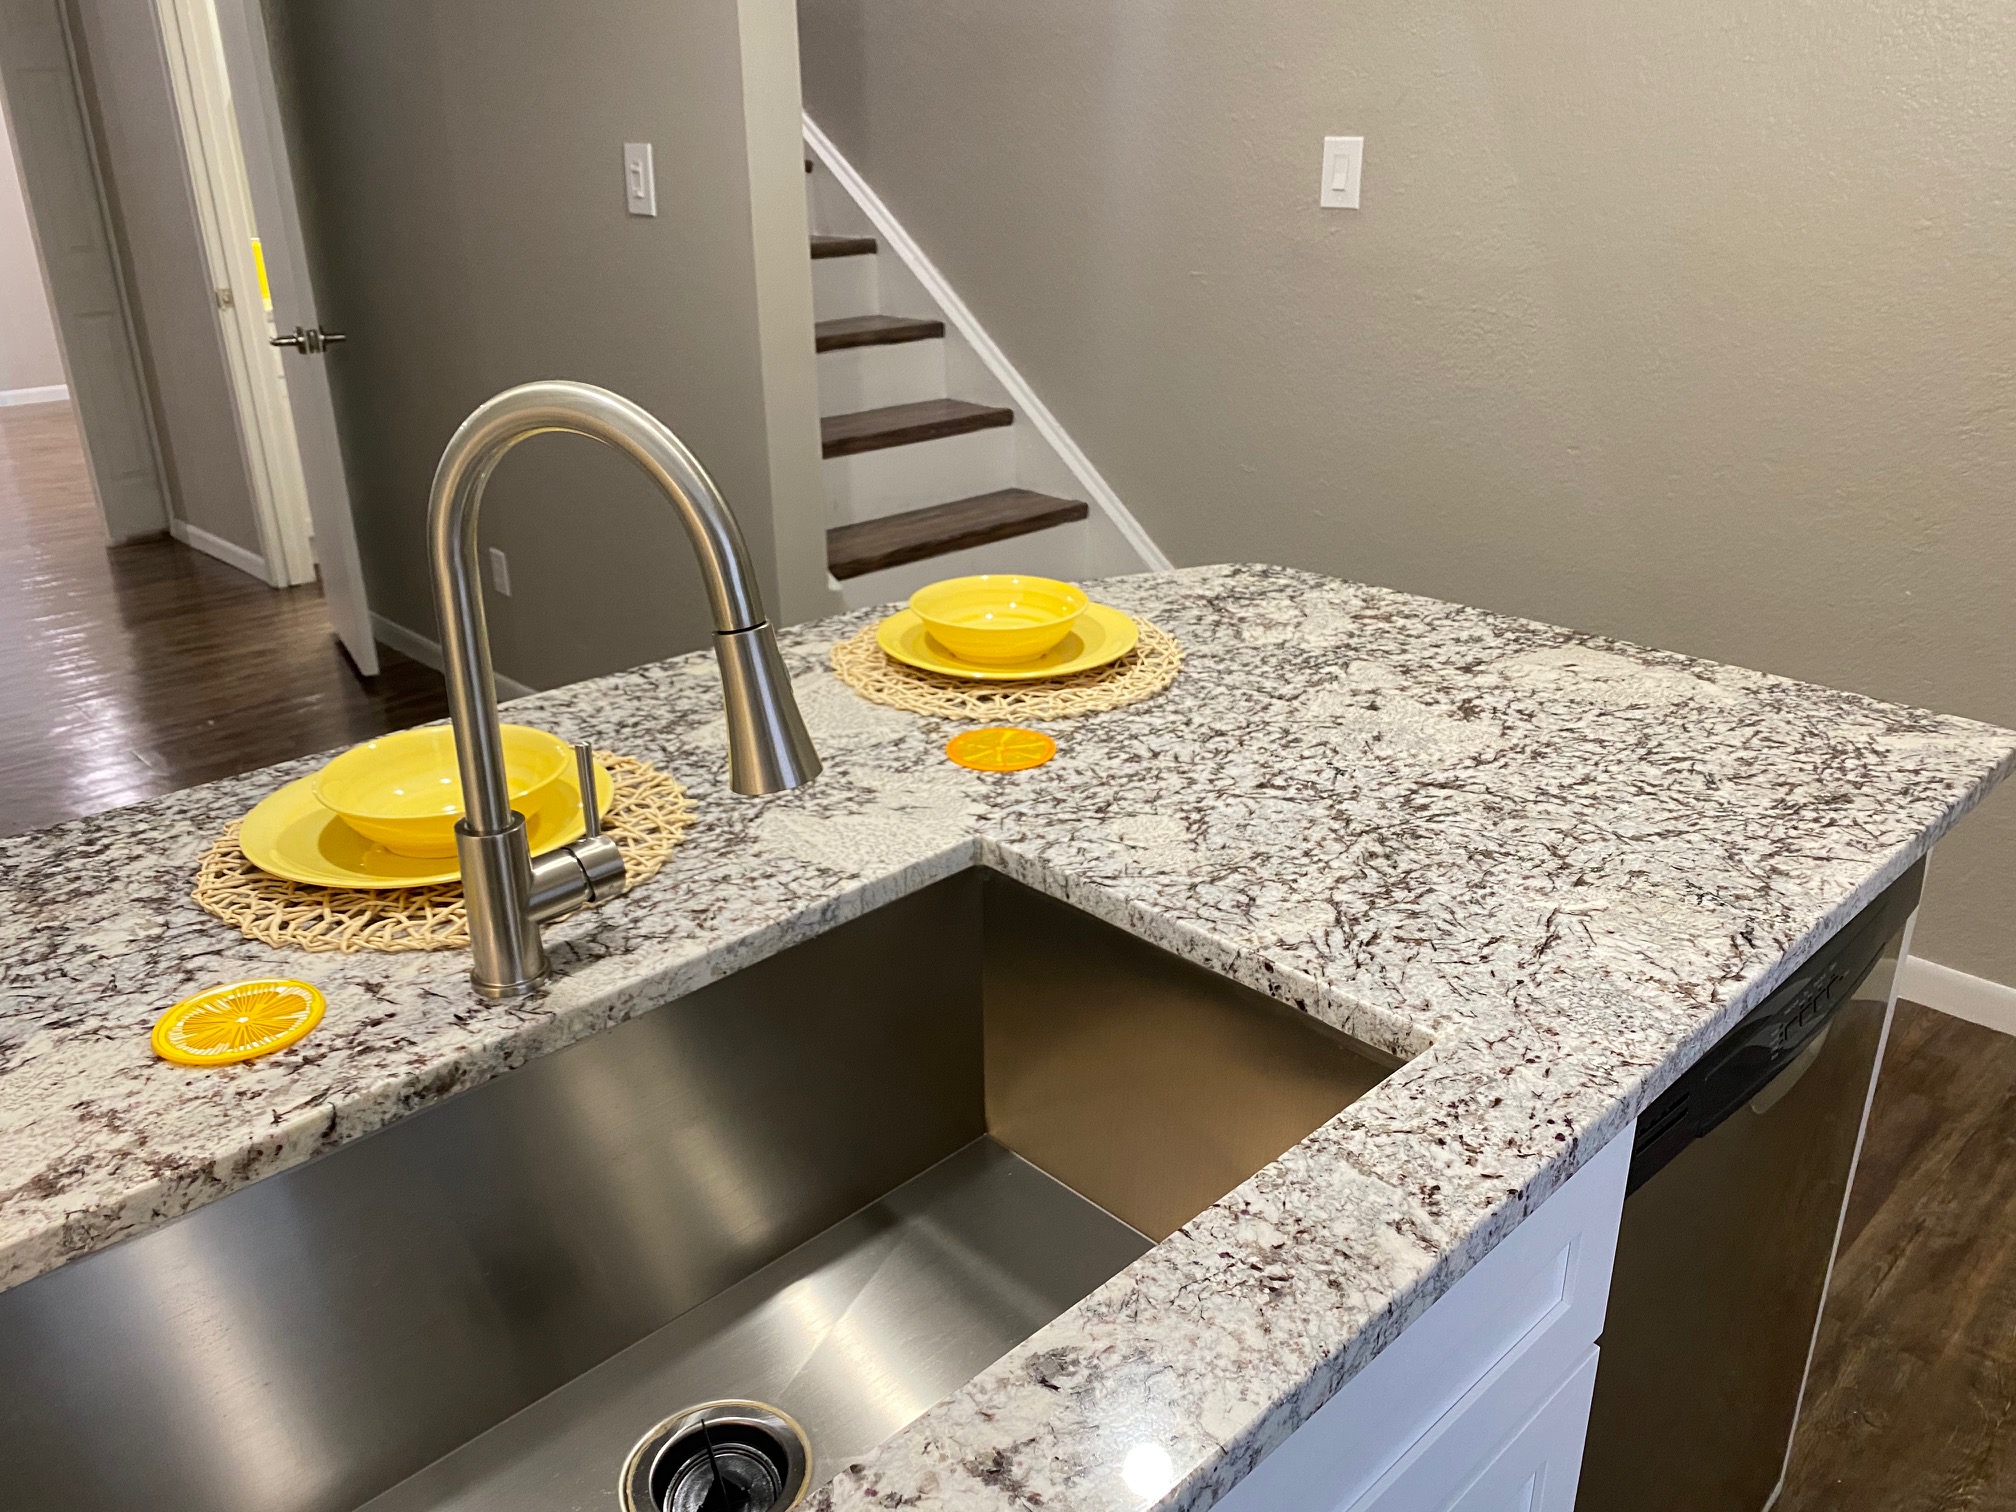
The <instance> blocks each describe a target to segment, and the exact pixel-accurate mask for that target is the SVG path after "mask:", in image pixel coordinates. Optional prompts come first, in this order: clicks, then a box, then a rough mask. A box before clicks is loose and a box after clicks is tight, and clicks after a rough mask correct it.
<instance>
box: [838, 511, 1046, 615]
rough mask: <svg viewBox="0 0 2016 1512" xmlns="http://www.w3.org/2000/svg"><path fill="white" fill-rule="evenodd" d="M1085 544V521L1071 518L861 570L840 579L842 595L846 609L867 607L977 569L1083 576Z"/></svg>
mask: <svg viewBox="0 0 2016 1512" xmlns="http://www.w3.org/2000/svg"><path fill="white" fill-rule="evenodd" d="M1085 548H1086V531H1085V522H1084V521H1083V520H1074V521H1072V522H1071V523H1070V524H1068V525H1053V526H1051V527H1050V528H1049V529H1048V530H1036V531H1031V532H1030V533H1029V534H1028V535H1023V536H1016V537H1015V538H1014V539H1013V540H1011V541H993V542H990V543H989V544H988V545H985V546H969V547H968V548H967V549H966V550H964V551H948V552H946V553H945V555H943V556H935V557H928V558H926V559H925V560H924V561H921V562H910V563H907V564H906V565H904V566H902V567H885V568H884V569H883V570H882V571H880V572H865V573H863V574H862V575H861V576H860V577H857V578H848V579H847V580H846V581H845V582H844V583H842V584H841V585H840V598H841V600H842V602H844V603H845V604H846V605H847V607H848V608H849V609H867V608H870V607H872V606H874V605H876V604H890V603H897V602H900V601H901V600H903V599H907V598H909V597H910V595H911V594H913V593H915V592H916V591H917V590H918V589H919V588H922V587H923V586H924V585H925V584H926V583H935V582H937V581H938V580H939V579H940V578H949V577H965V576H967V575H968V574H969V573H975V572H1028V573H1035V574H1037V575H1038V576H1041V577H1055V578H1066V579H1075V578H1082V577H1084V576H1086V568H1085V562H1086V551H1085Z"/></svg>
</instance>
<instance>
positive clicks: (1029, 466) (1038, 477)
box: [804, 116, 1171, 607]
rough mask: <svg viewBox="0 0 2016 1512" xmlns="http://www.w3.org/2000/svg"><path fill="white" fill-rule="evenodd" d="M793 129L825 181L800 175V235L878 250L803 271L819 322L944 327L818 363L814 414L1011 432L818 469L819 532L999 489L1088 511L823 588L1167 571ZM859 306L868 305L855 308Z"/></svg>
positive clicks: (995, 350) (828, 151)
mask: <svg viewBox="0 0 2016 1512" xmlns="http://www.w3.org/2000/svg"><path fill="white" fill-rule="evenodd" d="M804 125H805V142H806V146H807V149H808V150H809V152H810V153H811V155H812V157H813V159H814V160H815V162H816V163H817V165H818V167H819V168H820V169H822V170H824V171H822V172H815V173H813V174H810V175H808V185H807V192H808V194H809V195H810V197H811V212H812V224H813V225H814V226H815V227H817V229H818V230H819V231H821V232H822V233H825V234H828V235H838V236H872V237H874V238H875V239H876V241H877V243H878V248H877V255H875V256H857V257H835V258H822V259H815V260H814V262H813V276H814V295H815V305H816V308H817V314H818V318H819V319H821V320H831V319H838V318H841V317H844V316H849V315H866V314H881V315H901V316H911V317H916V318H920V319H935V320H940V321H943V322H944V325H945V338H944V340H943V341H942V342H940V341H919V342H912V343H902V344H898V345H895V346H888V347H882V348H861V349H849V350H842V351H838V352H827V353H822V354H821V355H820V358H819V365H820V412H821V413H822V414H824V415H834V414H845V413H850V412H852V411H853V410H856V409H875V408H880V407H882V406H883V405H886V404H898V403H905V402H909V401H911V400H915V399H921V398H932V397H941V396H944V395H946V394H950V395H953V396H955V397H957V398H960V399H964V400H969V401H972V402H974V403H979V404H991V405H998V406H1001V407H1004V408H1007V409H1011V410H1013V411H1014V413H1015V423H1014V425H1013V426H1010V427H1006V428H1002V429H998V430H992V431H982V432H977V433H974V434H972V435H966V436H957V437H948V438H944V439H941V440H936V441H926V442H919V443H915V444H912V445H909V446H899V447H889V448H885V449H883V450H881V451H875V452H863V453H860V454H858V455H855V456H849V457H835V458H830V459H828V460H827V462H826V463H825V469H826V478H827V496H828V499H829V509H830V514H829V523H830V524H834V525H840V524H850V523H854V522H857V521H862V520H868V519H876V518H880V517H882V516H885V515H890V514H898V513H902V512H904V511H907V510H911V509H918V508H922V507H925V506H927V505H931V504H938V503H944V502H947V501H950V500H953V499H960V498H970V497H972V496H974V495H977V494H982V493H986V492H988V491H990V490H993V489H997V488H1003V487H1008V486H1011V485H1013V486H1018V487H1022V488H1027V489H1032V490H1034V491H1036V492H1038V493H1045V494H1050V495H1053V496H1055V497H1058V498H1067V499H1083V500H1085V501H1086V502H1087V503H1088V504H1089V505H1090V507H1091V512H1090V515H1089V517H1088V518H1087V519H1086V520H1084V521H1083V522H1074V523H1072V524H1067V525H1061V526H1053V527H1051V528H1049V529H1046V530H1040V531H1034V532H1031V533H1030V534H1027V535H1022V536H1016V537H1014V538H1012V539H1010V540H1006V541H999V542H994V543H991V544H988V545H984V546H976V547H971V548H968V549H965V550H960V551H953V552H947V553H944V554H942V555H939V556H935V557H931V558H928V559H926V560H924V561H921V562H913V563H908V564H905V565H903V566H899V567H892V568H887V569H884V570H882V571H878V572H871V573H865V574H863V575H861V576H859V577H855V578H850V579H848V580H846V581H845V582H841V583H838V584H836V586H837V587H838V589H839V591H840V593H841V595H842V597H843V599H844V601H845V602H846V603H847V604H848V606H849V607H862V606H866V605H871V604H880V603H885V602H888V601H890V600H892V599H900V598H903V597H906V596H907V595H908V594H909V593H910V592H911V591H912V590H914V589H915V588H918V587H921V586H922V585H923V584H925V583H928V582H931V581H934V580H936V579H938V578H942V577H952V576H958V575H960V574H963V573H969V572H987V571H994V572H1001V571H1024V572H1040V573H1044V574H1046V575H1049V576H1056V577H1065V578H1084V577H1102V576H1106V575H1108V574H1116V573H1126V572H1140V571H1143V570H1166V569H1167V568H1168V567H1169V566H1170V565H1171V563H1170V561H1169V558H1168V557H1167V556H1166V555H1165V554H1164V553H1163V552H1162V550H1161V549H1160V548H1159V547H1157V546H1156V544H1155V542H1154V541H1153V540H1152V539H1151V538H1150V537H1149V535H1148V533H1147V531H1146V530H1144V529H1143V528H1142V526H1141V524H1140V522H1139V521H1138V520H1136V519H1135V518H1134V516H1133V515H1132V514H1131V513H1130V512H1129V511H1128V509H1127V507H1126V506H1125V505H1124V504H1123V503H1122V502H1121V500H1120V498H1119V496H1118V495H1117V494H1116V493H1114V491H1113V489H1112V488H1111V487H1110V486H1109V485H1108V484H1107V482H1106V480H1105V479H1104V478H1103V477H1101V476H1100V474H1099V472H1098V470H1097V469H1096V468H1095V467H1094V466H1093V465H1092V463H1091V461H1090V459H1089V458H1087V457H1086V456H1085V454H1084V453H1083V452H1082V451H1081V450H1080V449H1079V448H1078V446H1077V444H1076V443H1075V442H1073V441H1072V440H1071V438H1070V436H1069V435H1068V434H1067V433H1066V432H1065V430H1064V428H1063V426H1062V425H1060V424H1059V423H1058V421H1057V418H1056V417H1055V416H1054V415H1052V414H1051V413H1050V411H1049V410H1048V409H1047V408H1046V407H1045V406H1044V405H1043V403H1042V402H1041V401H1040V400H1039V399H1038V398H1037V397H1036V395H1035V393H1034V391H1033V390H1032V389H1031V388H1030V387H1029V384H1028V383H1027V381H1026V380H1025V379H1024V378H1023V377H1022V375H1021V374H1020V373H1019V372H1018V371H1017V370H1016V369H1015V368H1014V366H1013V365H1012V364H1010V363H1009V361H1008V359H1007V357H1006V356H1005V355H1004V354H1003V353H1002V351H1001V349H1000V348H999V347H998V346H997V345H995V343H994V341H993V339H992V338H991V337H989V336H988V335H987V333H986V331H985V330H984V329H983V328H982V327H981V325H980V323H979V321H978V320H977V319H976V318H975V317H974V315H973V312H972V311H971V310H969V309H968V308H967V307H966V304H965V302H964V301H963V300H961V299H960V298H959V296H958V294H957V293H956V292H955V291H954V290H953V288H952V287H951V285H950V284H949V283H948V282H947V281H946V279H945V277H944V275H943V274H941V273H940V272H939V271H938V269H937V268H936V267H935V266H934V265H933V264H932V262H931V261H930V259H929V258H927V257H926V256H925V255H924V252H923V250H922V249H921V248H920V247H919V246H918V245H917V243H916V242H915V240H913V239H912V238H911V236H910V235H909V233H908V232H906V231H905V230H904V229H903V227H902V225H901V224H900V223H899V222H898V221H897V220H896V218H895V217H894V216H893V215H892V214H891V213H890V212H889V209H888V207H887V206H886V205H885V204H883V203H882V201H881V199H880V198H879V197H878V196H877V195H876V194H875V192H874V190H873V189H871V188H870V187H869V186H868V184H867V183H866V182H865V181H864V180H863V179H862V178H861V176H860V174H859V173H857V172H856V171H855V169H854V167H853V165H852V164H851V163H849V162H848V161H847V159H846V158H845V157H844V156H843V155H842V154H841V153H840V151H839V150H838V149H837V148H836V147H835V146H834V145H833V143H832V142H831V141H830V140H829V139H828V138H827V136H826V134H825V133H824V132H822V131H821V130H820V129H819V127H818V126H817V124H816V123H815V122H814V121H813V120H812V119H811V117H810V116H807V117H806V118H805V122H804ZM849 263H857V264H858V263H865V264H868V265H869V267H868V269H867V270H866V271H861V270H850V271H845V272H842V271H837V270H839V269H841V268H842V267H843V265H845V264H849ZM822 269H826V270H835V271H827V272H822V271H821V270H822ZM864 300H866V301H871V303H869V304H868V305H866V306H865V307H864V305H863V301H864ZM913 348H915V349H920V350H915V351H913V350H912V349H913ZM921 349H930V350H929V351H928V352H927V351H925V350H921ZM870 353H873V354H875V355H873V356H870V355H868V354H870ZM835 359H852V360H849V361H836V360H835ZM829 375H830V381H831V384H832V387H831V388H830V389H829V387H828V384H829ZM919 390H923V391H921V392H920V391H919ZM857 398H858V401H859V402H856V401H857ZM967 443H973V444H971V445H968V444H967ZM906 454H908V455H906ZM969 468H970V469H971V470H970V471H969V470H968V469H969Z"/></svg>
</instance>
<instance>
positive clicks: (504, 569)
mask: <svg viewBox="0 0 2016 1512" xmlns="http://www.w3.org/2000/svg"><path fill="white" fill-rule="evenodd" d="M490 586H491V587H492V588H495V589H496V590H497V591H498V592H499V593H501V594H503V595H504V597H506V598H509V597H511V559H510V558H509V557H507V556H505V555H504V548H503V547H501V546H492V547H491V548H490Z"/></svg>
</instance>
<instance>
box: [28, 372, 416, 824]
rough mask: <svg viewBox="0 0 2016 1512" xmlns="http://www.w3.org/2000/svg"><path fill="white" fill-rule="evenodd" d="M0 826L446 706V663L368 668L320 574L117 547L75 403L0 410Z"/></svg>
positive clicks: (163, 788) (304, 750)
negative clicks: (293, 579)
mask: <svg viewBox="0 0 2016 1512" xmlns="http://www.w3.org/2000/svg"><path fill="white" fill-rule="evenodd" d="M0 644H4V645H5V646H6V647H7V648H8V652H9V660H10V663H11V664H10V665H9V667H8V669H7V675H6V677H5V679H4V681H0V835H16V834H21V833H23V832H24V831H28V830H34V829H41V828H43V827H44V826H47V825H51V824H58V823H61V822H62V821H64V820H66V819H74V818H77V817H79V816H81V815H84V814H90V813H96V812H97V811H98V810H100V809H106V808H113V807H117V806H119V805H121V804H127V803H135V802H138V801H140V800H141V799H144V798H152V797H155V796H157V795H159V794H161V793H166V792H171V791H173V790H174V789H176V788H183V787H188V786H190V785H191V784H193V783H199V782H208V781H211V780H212V779H214V778H218V777H225V776H230V775H231V774H233V773H237V772H244V771H250V770H251V769H253V768H255V767H261V766H266V765H268V764H270V763H272V762H276V761H282V760H285V759H287V758H288V757H292V756H301V755H306V754H308V753H310V752H314V751H320V750H327V749H329V748H331V747H334V746H341V745H347V744H350V743H352V742H355V741H358V740H363V739H368V738H369V737H370V736H373V735H376V734H380V733H383V732H384V731H386V730H393V729H399V728H402V727H404V726H406V725H412V724H418V723H421V722H423V721H426V720H429V719H435V718H439V717H441V716H442V715H444V714H445V713H446V705H445V703H444V701H443V697H442V692H441V679H440V676H439V674H437V673H435V672H434V671H432V670H431V669H429V668H427V667H424V666H422V665H420V664H419V663H418V662H415V661H413V660H411V659H409V658H407V657H403V656H400V655H399V654H398V653H396V652H392V651H384V652H382V653H381V654H382V655H383V657H384V670H383V671H382V672H381V673H380V675H379V676H377V677H376V678H373V679H371V680H369V681H368V682H366V681H365V680H363V679H361V678H359V677H358V676H357V675H356V673H355V672H353V671H352V670H351V667H350V664H349V662H348V660H347V659H346V658H345V657H344V655H343V653H342V651H341V650H340V649H339V648H338V646H337V643H336V639H335V636H334V635H333V634H332V633H331V631H330V629H329V622H328V618H327V615H326V614H325V612H324V610H323V606H322V595H321V590H320V589H319V588H316V587H312V586H310V587H301V588H290V589H277V590H276V589H272V588H268V587H266V586H265V585H264V584H263V583H260V582H258V581H256V580H255V579H253V578H250V577H247V576H246V575H245V574H244V573H242V572H239V571H237V570H236V569H235V568H231V567H227V566H225V565H224V564H223V563H222V562H218V561H214V560H212V559H211V558H209V557H207V556H204V555H203V554H201V553H200V552H197V551H193V550H191V549H190V548H189V547H187V546H184V545H182V544H181V543H180V542H179V541H174V540H170V539H168V538H166V537H163V538H161V539H159V540H154V541H142V542H137V543H135V544H132V545H126V546H117V547H111V548H107V546H106V545H105V542H104V535H103V531H102V528H101V526H100V523H99V518H98V508H97V504H96V502H95V501H94V499H93V497H92V493H91V483H90V477H89V474H88V472H87V470H86V467H85V462H84V453H83V447H82V443H81V441H80V439H79V437H78V432H77V426H76V421H75V418H74V416H73V414H72V412H71V409H70V406H69V405H68V404H62V403H58V404H37V405H26V406H21V407H18V408H11V409H0Z"/></svg>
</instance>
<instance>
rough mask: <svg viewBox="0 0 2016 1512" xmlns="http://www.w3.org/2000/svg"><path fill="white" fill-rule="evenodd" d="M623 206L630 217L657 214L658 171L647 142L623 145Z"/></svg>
mask: <svg viewBox="0 0 2016 1512" xmlns="http://www.w3.org/2000/svg"><path fill="white" fill-rule="evenodd" d="M623 205H624V208H625V209H627V210H628V211H629V212H630V213H631V214H632V215H656V214H657V213H658V170H657V169H656V168H654V167H653V166H652V164H651V144H650V143H649V142H625V143H624V144H623Z"/></svg>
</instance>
